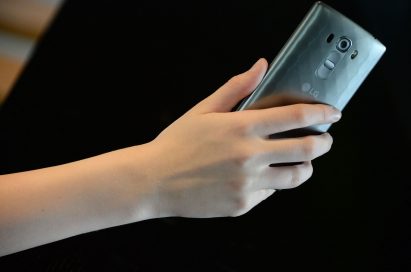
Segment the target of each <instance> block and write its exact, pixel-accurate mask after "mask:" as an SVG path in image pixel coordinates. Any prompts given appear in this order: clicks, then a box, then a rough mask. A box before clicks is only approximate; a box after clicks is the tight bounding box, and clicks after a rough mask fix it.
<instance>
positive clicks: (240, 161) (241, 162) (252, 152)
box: [234, 144, 259, 170]
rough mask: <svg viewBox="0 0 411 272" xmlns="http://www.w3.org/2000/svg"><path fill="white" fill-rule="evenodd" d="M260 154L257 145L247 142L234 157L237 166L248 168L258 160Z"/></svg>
mask: <svg viewBox="0 0 411 272" xmlns="http://www.w3.org/2000/svg"><path fill="white" fill-rule="evenodd" d="M258 154H259V152H258V150H257V149H256V148H255V147H253V146H252V145H251V144H247V145H245V146H244V147H243V148H241V150H240V151H239V152H238V155H237V156H236V157H235V159H234V161H235V164H236V165H237V167H240V168H242V169H244V170H247V169H249V166H250V165H252V164H253V162H254V161H255V160H256V158H257V155H258Z"/></svg>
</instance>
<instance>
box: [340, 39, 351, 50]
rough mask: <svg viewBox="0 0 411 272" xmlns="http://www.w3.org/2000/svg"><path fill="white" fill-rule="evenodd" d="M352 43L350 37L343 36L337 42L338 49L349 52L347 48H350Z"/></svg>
mask: <svg viewBox="0 0 411 272" xmlns="http://www.w3.org/2000/svg"><path fill="white" fill-rule="evenodd" d="M351 45H352V42H351V40H350V39H348V38H346V37H342V38H340V40H339V41H338V43H337V49H338V51H340V52H347V50H348V49H350V47H351Z"/></svg>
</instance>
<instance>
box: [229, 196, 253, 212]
mask: <svg viewBox="0 0 411 272" xmlns="http://www.w3.org/2000/svg"><path fill="white" fill-rule="evenodd" d="M233 206H234V209H233V211H232V213H231V216H232V217H238V216H241V215H243V214H245V213H246V212H247V211H248V210H249V209H248V201H247V198H246V197H238V198H236V199H235V200H234V205H233Z"/></svg>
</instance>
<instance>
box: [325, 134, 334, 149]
mask: <svg viewBox="0 0 411 272" xmlns="http://www.w3.org/2000/svg"><path fill="white" fill-rule="evenodd" d="M323 137H324V138H325V141H326V143H327V152H328V151H330V149H331V146H332V145H333V142H334V139H333V137H332V136H331V135H330V134H329V133H324V135H323Z"/></svg>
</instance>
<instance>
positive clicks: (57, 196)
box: [0, 146, 153, 256]
mask: <svg viewBox="0 0 411 272" xmlns="http://www.w3.org/2000/svg"><path fill="white" fill-rule="evenodd" d="M133 148H134V149H136V148H139V149H143V148H144V146H137V147H133ZM130 149H131V148H130ZM138 151H139V150H138ZM135 153H137V154H141V155H143V154H144V152H134V151H133V152H131V151H129V150H128V149H122V150H118V151H114V152H110V153H106V154H103V155H100V156H96V157H92V158H89V159H85V160H81V161H77V162H73V163H68V164H64V165H60V166H55V167H49V168H44V169H39V170H34V171H27V172H22V173H16V174H9V175H3V176H0V256H1V255H5V254H9V253H13V252H16V251H19V250H24V249H27V248H30V247H34V246H38V245H41V244H45V243H49V242H53V241H56V240H60V239H63V238H67V237H70V236H74V235H78V234H82V233H86V232H90V231H94V230H99V229H103V228H108V227H113V226H116V225H121V224H126V223H130V222H133V221H140V220H145V219H149V218H152V217H153V212H152V206H151V204H150V201H149V198H150V196H149V195H150V190H149V189H148V188H144V187H142V186H129V183H130V182H139V180H138V179H139V178H144V170H143V169H138V167H139V165H141V166H143V165H144V163H143V162H142V158H141V157H133V160H135V161H134V163H133V167H132V168H133V170H132V171H131V170H130V169H131V168H130V159H131V157H130V154H135ZM140 159H141V161H140V162H139V160H140ZM136 170H137V171H136ZM135 173H142V175H141V177H136V176H133V175H135ZM141 181H142V180H141ZM142 184H147V183H146V182H143V181H142ZM130 188H133V190H130Z"/></svg>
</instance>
